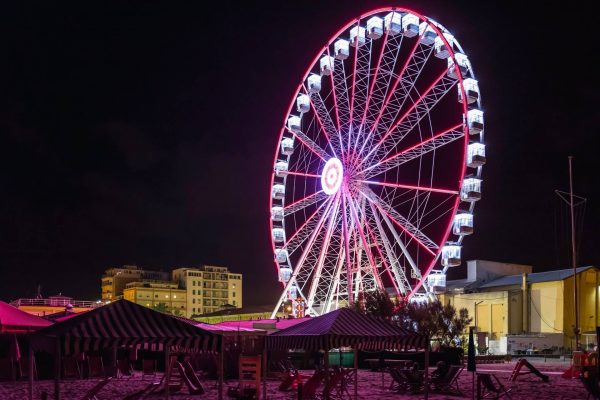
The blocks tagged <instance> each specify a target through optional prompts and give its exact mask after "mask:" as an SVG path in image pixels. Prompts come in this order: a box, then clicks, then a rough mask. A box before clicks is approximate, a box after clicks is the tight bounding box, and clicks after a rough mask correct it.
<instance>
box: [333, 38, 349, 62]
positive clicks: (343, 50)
mask: <svg viewBox="0 0 600 400" xmlns="http://www.w3.org/2000/svg"><path fill="white" fill-rule="evenodd" d="M333 50H334V53H335V58H337V59H338V60H345V59H346V58H348V57H349V56H350V42H349V41H347V40H346V39H338V40H337V41H336V42H335V43H334V45H333Z"/></svg>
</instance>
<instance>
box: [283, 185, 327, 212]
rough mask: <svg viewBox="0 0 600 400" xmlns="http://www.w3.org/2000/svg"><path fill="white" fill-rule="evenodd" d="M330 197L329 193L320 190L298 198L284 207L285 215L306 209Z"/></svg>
mask: <svg viewBox="0 0 600 400" xmlns="http://www.w3.org/2000/svg"><path fill="white" fill-rule="evenodd" d="M328 197H329V195H328V194H326V193H325V192H323V191H322V190H319V191H318V192H315V193H313V194H311V195H308V196H306V197H303V198H301V199H299V200H296V201H295V202H293V203H291V204H288V205H287V206H285V207H284V208H283V215H284V216H288V215H291V214H293V213H295V212H296V211H300V210H304V209H305V208H306V207H310V206H312V205H313V204H316V203H320V202H322V201H324V200H326V199H327V198H328Z"/></svg>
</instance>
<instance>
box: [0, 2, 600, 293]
mask: <svg viewBox="0 0 600 400" xmlns="http://www.w3.org/2000/svg"><path fill="white" fill-rule="evenodd" d="M173 3H174V2H162V3H158V5H156V4H154V5H151V4H146V2H139V3H134V2H114V3H105V2H95V3H94V4H95V6H92V3H91V2H78V3H72V4H67V3H61V4H60V5H57V4H52V2H38V3H37V4H34V3H30V4H24V2H13V3H4V4H3V7H2V11H0V49H1V50H2V51H1V58H2V61H1V62H0V72H1V75H0V134H1V137H2V144H1V145H0V182H1V188H2V189H1V191H0V271H1V275H0V299H2V300H5V301H6V300H12V299H15V298H18V297H27V296H32V295H34V294H35V292H36V287H37V285H38V284H41V285H42V293H43V294H44V295H46V296H47V295H52V294H55V293H57V292H62V293H63V294H67V295H71V296H73V297H75V298H77V299H89V300H93V299H97V298H99V297H100V276H101V274H102V272H103V271H104V270H105V269H106V268H108V267H111V266H120V265H123V264H137V265H139V266H142V267H145V268H148V269H165V270H170V269H171V268H172V267H175V266H195V265H201V264H205V263H206V264H216V265H224V266H227V267H229V268H230V269H232V270H233V271H235V272H242V273H244V302H245V303H246V304H272V303H274V302H275V301H276V297H277V296H278V294H279V293H280V286H278V283H277V279H276V273H275V269H274V265H273V261H272V259H273V256H272V254H271V244H270V232H269V230H268V221H269V209H268V204H269V194H270V191H269V189H270V188H269V182H270V173H271V168H272V160H273V153H274V151H275V150H276V146H277V140H278V135H279V129H280V127H281V123H282V121H283V119H284V117H285V112H286V109H287V107H288V105H289V102H290V100H291V96H292V95H293V94H294V90H295V88H296V86H297V85H298V83H299V80H300V79H301V77H302V75H303V73H304V70H305V69H306V68H307V66H308V64H309V62H310V61H311V60H312V59H313V57H314V56H315V53H316V52H317V51H318V50H319V49H320V47H321V46H323V45H324V44H325V42H326V40H327V39H328V38H329V37H330V36H331V35H332V34H333V33H335V32H336V31H337V30H338V29H339V28H340V27H341V26H342V25H343V24H345V23H346V22H347V21H349V20H350V19H352V18H354V17H356V16H358V15H359V14H361V13H362V12H366V11H368V10H369V9H371V8H374V7H375V6H379V5H391V4H396V5H399V6H406V7H412V8H413V9H415V10H416V11H418V12H421V13H422V14H425V15H427V16H429V17H431V18H433V19H435V20H437V21H438V22H440V23H442V24H443V25H444V26H446V28H448V29H449V30H450V31H451V32H452V33H454V35H455V36H456V38H457V40H458V41H459V42H460V43H461V44H462V46H463V48H464V49H465V51H466V52H467V54H468V55H469V57H470V60H471V62H472V64H473V67H474V69H475V73H476V75H477V78H478V79H479V84H480V88H481V91H482V99H483V108H484V111H485V117H486V119H485V123H486V131H485V133H486V135H485V143H486V145H487V158H488V163H487V165H486V166H485V167H484V172H483V179H484V181H483V199H482V200H481V201H480V202H479V203H478V204H477V207H476V210H475V234H474V235H472V236H471V237H468V238H467V239H466V240H465V242H464V245H465V246H464V248H463V259H465V260H466V259H474V258H480V259H489V260H496V261H504V262H514V263H523V264H531V265H534V271H543V270H548V269H555V268H568V267H570V264H569V254H568V253H567V246H568V242H567V240H568V238H569V237H568V225H567V222H568V221H567V220H566V214H565V211H564V205H561V203H560V201H559V200H557V196H556V195H555V193H554V190H555V189H563V190H568V183H569V181H568V159H567V158H568V156H569V155H573V156H574V184H575V192H576V194H579V195H581V196H583V197H586V198H587V209H586V211H585V216H584V218H582V217H583V214H582V212H581V211H582V209H580V210H579V212H578V213H577V216H578V221H579V222H582V223H583V224H582V225H581V228H580V229H579V233H580V234H581V236H580V237H581V241H580V245H579V250H580V260H579V263H580V264H581V265H589V264H595V265H599V264H600V243H599V239H598V238H599V236H598V231H599V228H600V207H599V206H598V204H599V203H600V190H599V185H598V184H599V180H598V172H599V171H600V157H598V144H599V143H600V139H598V135H600V129H599V128H598V127H599V126H600V124H599V118H598V115H599V114H598V112H597V107H598V99H597V93H598V89H600V87H599V85H598V83H599V82H598V54H599V53H600V46H599V45H598V43H599V38H598V33H597V32H596V30H595V29H594V26H595V23H596V21H595V20H594V19H593V18H594V15H596V14H595V13H593V12H592V10H591V6H587V9H586V5H585V4H586V2H577V1H569V2H562V3H561V6H560V8H558V7H553V6H550V3H548V2H525V1H521V2H516V3H512V2H505V1H503V2H482V1H476V2H464V1H452V2H450V1H421V2H415V1H406V2H387V3H384V2H373V3H369V2H364V1H363V2H352V1H346V2H342V1H319V2H317V1H277V2H276V1H273V2H267V1H261V2H254V1H244V2H235V3H234V2H228V1H219V2H214V4H212V5H211V6H210V7H208V6H206V5H205V3H204V2H202V3H200V2H179V3H178V4H177V5H174V4H173ZM184 3H185V4H184ZM187 3H194V4H195V5H188V4H187ZM492 3H494V4H492ZM590 3H591V2H590ZM464 271H465V269H464V264H463V267H462V268H458V269H457V271H456V273H455V274H454V276H455V277H458V276H460V274H461V273H462V274H464Z"/></svg>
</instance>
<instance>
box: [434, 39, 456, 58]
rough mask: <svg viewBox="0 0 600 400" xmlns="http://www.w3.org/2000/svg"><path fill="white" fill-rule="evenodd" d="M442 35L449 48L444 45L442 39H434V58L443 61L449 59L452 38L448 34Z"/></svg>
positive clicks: (452, 42)
mask: <svg viewBox="0 0 600 400" xmlns="http://www.w3.org/2000/svg"><path fill="white" fill-rule="evenodd" d="M443 35H444V38H445V39H446V41H447V42H448V45H449V46H450V48H449V47H448V46H446V44H445V43H444V41H443V40H442V38H440V37H439V36H438V37H436V38H435V41H434V47H435V56H436V57H437V58H441V59H442V60H445V59H446V58H448V57H450V53H451V48H452V45H453V44H454V36H452V35H451V34H450V33H448V32H444V33H443Z"/></svg>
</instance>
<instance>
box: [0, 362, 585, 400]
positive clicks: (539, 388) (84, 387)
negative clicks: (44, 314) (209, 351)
mask: <svg viewBox="0 0 600 400" xmlns="http://www.w3.org/2000/svg"><path fill="white" fill-rule="evenodd" d="M532 364H534V365H535V366H536V367H537V368H538V369H540V371H542V372H543V373H545V374H547V375H549V376H550V381H549V382H548V383H544V382H542V381H541V380H540V379H539V378H537V377H536V376H534V375H531V374H529V375H523V376H520V377H519V378H518V379H517V381H516V382H509V381H508V377H509V376H510V373H511V372H512V369H513V368H514V365H515V361H512V362H509V363H503V364H479V365H478V366H477V368H478V372H485V373H492V374H494V375H496V376H497V377H498V378H499V379H500V381H501V382H502V384H503V385H504V386H505V387H507V388H510V389H511V392H510V395H511V397H512V398H513V399H539V400H541V399H556V400H558V399H561V400H567V399H569V400H578V399H585V398H586V397H587V393H586V391H585V389H584V387H583V385H582V383H581V382H580V381H579V380H578V379H564V378H562V377H561V376H560V375H561V373H562V371H564V370H565V369H566V368H568V367H569V363H568V362H559V361H547V362H544V361H543V360H533V361H532ZM310 374H311V371H306V375H310ZM160 377H161V375H157V377H156V379H160ZM152 380H153V378H151V377H146V378H145V379H142V377H141V376H140V375H139V374H138V375H137V376H134V377H133V378H130V379H113V380H112V381H111V382H110V383H109V384H108V385H106V386H105V387H104V388H103V390H102V391H101V392H100V393H99V394H98V396H97V397H98V399H102V400H104V399H106V400H108V399H122V398H123V397H124V396H126V395H127V394H129V393H132V392H135V391H137V390H140V389H142V388H144V387H145V386H147V385H148V384H149V383H150V382H152ZM97 382H98V380H97V379H86V380H69V381H63V382H61V392H62V393H61V398H62V399H64V400H71V399H72V400H75V399H78V400H79V399H81V398H82V397H83V395H84V394H85V393H86V392H87V391H88V390H89V389H90V388H91V387H92V386H94V385H95V384H96V383H97ZM203 383H204V388H205V390H206V393H205V394H203V395H195V396H192V395H189V394H188V393H187V389H185V388H184V389H183V390H182V391H181V392H179V393H175V394H173V395H171V398H173V399H178V400H185V399H198V398H203V399H208V400H213V399H217V398H218V386H217V382H216V381H210V380H206V381H204V382H203ZM390 383H391V377H390V376H389V374H387V373H384V374H382V373H380V372H371V371H367V370H360V371H359V381H358V387H359V389H358V398H359V399H367V400H375V399H399V398H410V399H422V398H424V395H423V394H415V395H411V394H399V393H397V392H393V391H391V390H389V385H390ZM278 384H279V381H277V380H274V379H270V380H268V381H267V398H268V399H290V400H291V399H295V393H293V392H280V391H278V389H277V387H278ZM236 385H237V382H236V381H233V380H231V381H227V382H226V383H225V386H224V387H225V391H224V398H225V399H227V398H228V397H227V394H226V390H227V387H228V386H236ZM471 385H472V375H471V373H470V372H467V371H466V369H465V370H464V371H463V373H462V374H461V376H460V378H459V387H460V389H461V391H462V392H463V396H449V395H441V394H436V393H431V394H430V395H429V398H430V399H433V400H441V399H457V398H471V390H472V386H471ZM53 388H54V381H48V380H44V381H38V382H35V390H34V399H40V398H41V396H42V392H44V391H46V392H48V394H49V396H48V398H52V396H51V394H52V393H53V390H54V389H53ZM27 393H28V392H27V382H22V381H21V382H3V383H0V399H2V400H23V399H26V398H27ZM147 398H149V399H160V398H165V396H164V395H161V394H152V395H150V396H148V397H147Z"/></svg>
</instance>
